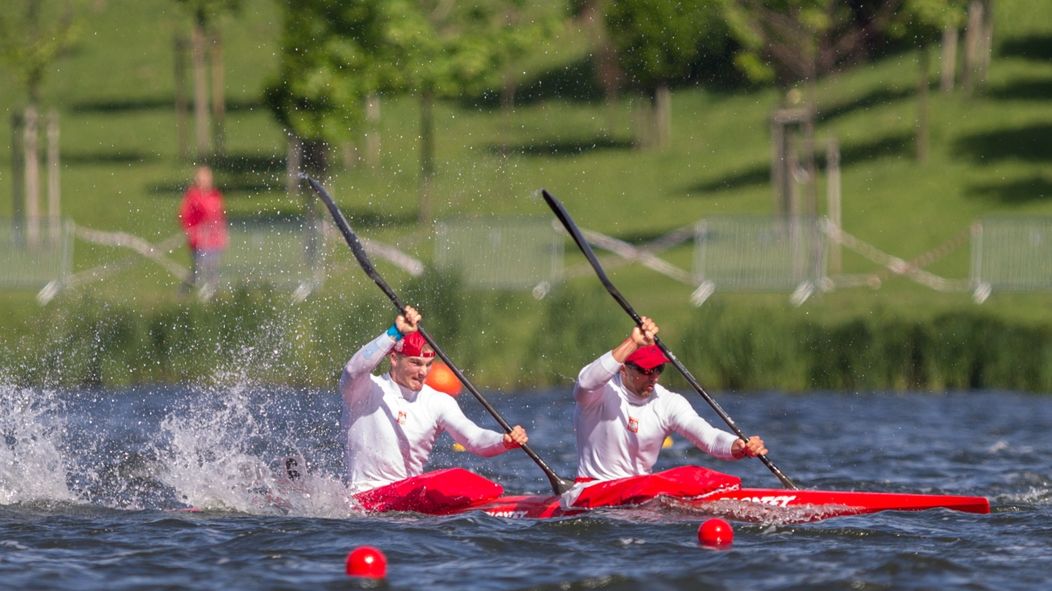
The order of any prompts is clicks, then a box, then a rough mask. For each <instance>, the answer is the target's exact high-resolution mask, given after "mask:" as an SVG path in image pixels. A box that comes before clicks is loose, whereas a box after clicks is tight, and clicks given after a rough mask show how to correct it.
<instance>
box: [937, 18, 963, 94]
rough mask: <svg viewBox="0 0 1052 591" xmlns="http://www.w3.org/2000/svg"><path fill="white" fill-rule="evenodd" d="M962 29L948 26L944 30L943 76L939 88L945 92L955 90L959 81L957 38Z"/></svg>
mask: <svg viewBox="0 0 1052 591" xmlns="http://www.w3.org/2000/svg"><path fill="white" fill-rule="evenodd" d="M959 37H960V31H958V30H957V27H955V26H952V25H951V26H947V27H946V28H944V29H943V30H942V64H941V66H942V78H941V80H940V83H939V90H941V91H942V92H943V93H945V94H949V93H951V92H953V87H954V85H955V84H956V83H957V39H958V38H959Z"/></svg>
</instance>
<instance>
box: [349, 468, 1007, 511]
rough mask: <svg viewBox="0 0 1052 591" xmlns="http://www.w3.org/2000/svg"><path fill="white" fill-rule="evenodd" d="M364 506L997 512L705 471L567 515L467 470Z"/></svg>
mask: <svg viewBox="0 0 1052 591" xmlns="http://www.w3.org/2000/svg"><path fill="white" fill-rule="evenodd" d="M571 494H572V493H571ZM356 498H357V500H358V501H359V503H361V505H362V506H363V507H364V508H365V509H366V510H370V511H380V512H384V511H414V512H417V513H427V514H432V515H449V514H455V513H467V512H471V511H481V512H483V513H486V514H488V515H493V516H495V517H509V518H529V519H547V518H552V517H563V516H570V515H579V514H581V513H584V512H586V511H590V510H594V509H599V508H631V507H655V508H658V509H661V510H668V511H672V512H678V513H698V514H705V515H720V516H726V517H728V518H731V519H736V520H739V521H756V522H770V521H774V522H781V523H789V522H793V523H798V522H808V521H818V520H821V519H827V518H830V517H842V516H847V515H861V514H865V513H876V512H878V511H923V510H925V509H951V510H954V511H965V512H968V513H989V512H990V502H989V501H988V500H987V499H986V498H985V497H969V496H958V495H931V494H906V493H885V492H854V491H826V490H789V489H768V488H741V486H740V479H739V478H738V477H736V476H731V475H729V474H723V473H721V472H716V471H714V470H709V469H707V468H701V467H697V466H682V467H679V468H673V469H672V470H666V471H665V472H659V473H657V474H651V475H647V476H636V477H632V478H624V479H621V480H612V481H608V482H600V483H596V484H594V485H591V486H588V487H585V488H583V490H581V491H580V494H579V495H577V496H576V499H575V500H574V501H573V502H572V503H568V504H567V506H565V507H564V506H563V505H562V504H561V503H560V497H557V496H550V495H518V496H503V488H501V486H500V485H498V484H496V483H494V482H492V481H490V480H488V479H486V478H483V477H482V476H479V475H477V474H474V473H472V472H469V471H467V470H462V469H459V468H451V469H448V470H438V471H435V472H429V473H427V474H423V475H421V476H417V477H414V478H409V479H407V480H403V481H401V482H396V483H394V484H391V485H388V486H384V487H381V488H377V489H374V490H371V491H369V492H367V493H362V494H360V495H357V497H356Z"/></svg>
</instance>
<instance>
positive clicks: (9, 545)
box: [0, 377, 1052, 590]
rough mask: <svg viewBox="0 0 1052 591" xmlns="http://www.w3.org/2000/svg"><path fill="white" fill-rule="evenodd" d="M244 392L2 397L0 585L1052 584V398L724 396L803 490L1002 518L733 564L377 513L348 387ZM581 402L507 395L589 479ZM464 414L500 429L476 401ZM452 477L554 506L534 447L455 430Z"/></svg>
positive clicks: (559, 525)
mask: <svg viewBox="0 0 1052 591" xmlns="http://www.w3.org/2000/svg"><path fill="white" fill-rule="evenodd" d="M245 382H246V380H243V379H240V378H237V377H229V378H217V380H216V383H215V384H214V385H209V386H207V387H193V388H191V387H145V388H138V389H132V390H126V391H75V392H74V391H62V392H54V391H47V390H29V389H21V388H17V387H13V386H10V385H0V588H11V589H31V588H32V589H90V588H106V589H157V588H194V589H234V588H237V589H327V588H334V589H346V588H358V587H370V586H372V587H376V586H379V587H381V588H391V589H425V588H426V589H429V590H437V589H644V588H645V589H991V590H993V589H996V590H1004V589H1027V590H1029V589H1042V588H1045V586H1046V584H1047V583H1046V580H1047V573H1048V572H1050V571H1052V459H1050V454H1049V447H1050V443H1052V439H1050V436H1049V434H1048V433H1049V430H1050V427H1052V396H1039V395H1024V394H1015V393H1001V392H990V393H961V394H953V395H926V394H907V395H902V394H865V395H856V394H830V393H811V394H805V395H784V394H774V393H757V394H749V395H722V396H718V398H719V400H720V402H721V404H722V405H723V406H724V407H725V409H726V410H727V411H728V412H729V413H730V414H731V415H732V416H733V417H734V418H735V420H736V421H737V422H738V424H739V425H740V426H741V427H742V428H743V429H744V430H746V431H748V432H750V433H752V432H759V433H760V434H762V435H763V436H764V438H765V439H766V440H767V442H768V446H769V448H770V450H771V453H770V458H771V460H772V461H774V462H775V463H776V464H777V465H778V466H779V467H780V468H781V469H782V470H783V471H784V472H785V473H786V474H788V475H789V476H790V477H792V478H794V479H795V480H797V481H798V482H799V483H800V484H802V485H804V486H805V487H808V488H825V489H844V490H849V489H854V490H863V489H864V490H877V491H895V492H907V491H911V492H926V493H949V494H969V495H983V496H987V497H989V498H990V500H991V503H992V505H993V513H992V514H991V515H973V514H965V513H955V512H949V511H944V510H935V511H927V512H922V513H899V512H888V513H882V514H877V515H869V516H858V517H846V518H836V519H830V520H827V521H821V522H817V523H809V524H803V525H799V524H797V525H788V524H784V523H778V520H777V519H776V516H775V517H774V518H772V520H771V521H770V522H765V523H734V527H735V538H734V544H733V546H732V547H730V549H727V550H722V551H716V550H710V549H704V548H701V547H699V545H698V543H697V527H698V525H699V523H700V522H702V521H704V520H705V519H706V516H704V515H698V514H693V515H692V514H682V513H679V514H676V513H668V512H659V511H657V510H642V511H607V512H600V513H595V514H591V515H588V516H583V517H574V518H564V519H559V520H552V521H531V520H519V521H516V520H506V519H500V518H495V517H490V516H486V515H482V514H469V515H461V516H453V517H426V516H416V515H387V516H370V515H363V514H361V513H359V512H358V511H356V510H355V509H354V508H353V506H351V505H349V504H348V503H347V502H346V494H345V492H344V491H343V488H342V485H341V484H340V482H339V478H338V476H337V475H338V473H339V470H340V461H341V460H340V450H339V448H338V447H337V445H336V432H337V429H338V419H339V410H338V406H337V403H336V398H335V394H334V393H332V392H305V391H292V390H286V389H276V388H272V387H258V386H249V385H246V383H245ZM567 397H568V393H567V392H542V393H522V394H519V395H515V396H499V395H492V397H491V399H490V400H491V402H492V403H493V404H494V405H495V406H496V407H497V408H499V409H501V410H502V412H503V413H504V414H505V416H506V417H507V418H508V420H509V421H510V422H512V423H522V424H524V425H525V426H526V427H527V428H528V429H529V430H530V434H531V439H530V443H531V446H532V447H533V448H534V450H535V451H537V452H538V454H540V455H541V457H543V458H544V459H545V460H546V461H547V462H548V463H549V464H550V465H551V466H552V467H554V468H555V469H556V471H558V472H560V473H561V474H562V475H563V476H572V475H573V468H574V456H573V439H572V434H571V431H570V424H569V416H570V408H571V405H570V403H569V401H568V400H567ZM691 399H692V400H693V401H694V404H695V407H696V408H698V409H699V410H701V411H702V414H703V415H704V416H707V417H712V416H713V415H712V413H711V412H709V411H707V409H706V407H705V405H704V402H703V401H702V400H701V399H700V398H695V397H693V396H691ZM461 405H462V406H463V407H464V409H465V410H466V411H467V412H468V414H469V415H471V416H473V417H475V418H476V419H477V420H478V421H479V422H480V423H481V424H484V425H487V426H492V425H493V424H494V423H493V421H492V419H490V418H489V417H487V416H486V415H485V414H484V411H482V410H481V408H480V407H479V405H478V404H477V403H476V402H475V401H474V400H473V399H471V398H470V396H465V397H462V399H461ZM710 420H712V421H713V422H714V423H715V422H716V421H718V419H715V418H712V419H710ZM292 450H296V451H299V452H301V453H303V454H304V456H306V457H307V458H308V460H309V462H310V463H311V465H312V467H311V469H312V482H313V484H312V488H311V490H310V492H309V494H310V497H301V498H297V499H295V500H294V501H295V502H294V503H293V505H292V507H291V509H290V512H289V513H288V514H285V513H284V512H283V511H281V510H279V509H277V508H276V507H274V506H273V505H272V504H270V503H267V502H266V501H265V494H266V493H267V492H268V491H269V490H271V489H272V488H273V487H274V486H275V483H274V481H273V479H272V477H271V475H270V474H271V468H273V467H274V466H275V465H276V461H277V458H279V457H281V456H282V455H284V454H286V453H288V452H289V451H292ZM688 463H702V464H705V465H708V466H710V467H713V468H716V469H718V470H722V471H725V472H730V473H734V474H737V475H740V476H742V478H743V480H744V484H745V486H752V487H777V486H778V481H777V480H776V479H775V478H774V477H773V476H772V475H771V474H770V473H769V472H768V471H767V470H766V469H765V468H764V467H763V465H762V464H760V463H759V462H757V461H744V462H737V463H724V462H718V461H710V460H708V459H707V458H705V457H703V456H702V455H701V454H699V453H698V452H696V451H695V450H692V449H690V448H689V446H688V445H687V444H686V443H685V442H684V441H683V440H681V439H677V440H676V441H675V444H674V446H673V447H672V448H670V449H666V450H665V452H664V453H663V454H662V460H661V464H660V465H659V468H668V467H672V466H676V465H682V464H688ZM453 465H460V466H466V467H469V468H471V469H474V470H477V471H479V472H480V473H482V474H484V475H486V476H488V477H491V478H493V479H495V480H497V481H499V482H501V483H502V484H503V485H504V487H505V489H506V490H507V491H508V492H509V493H519V492H535V493H542V492H546V490H547V481H546V479H545V478H544V477H543V475H542V474H541V472H540V471H539V470H538V469H537V468H536V466H534V464H533V463H532V462H531V461H530V460H529V459H528V458H527V457H526V456H525V455H524V454H522V453H518V452H514V453H509V454H506V455H504V456H499V457H497V458H491V459H479V458H474V457H472V456H470V455H467V454H462V453H456V452H454V451H453V449H452V441H451V440H450V439H448V437H447V436H443V439H442V440H440V443H439V445H438V448H437V450H436V453H435V455H434V456H433V460H432V465H431V467H432V468H438V467H444V466H453ZM187 507H196V508H199V509H201V511H199V512H187V511H185V510H184V509H186V508H187ZM362 544H371V545H375V546H377V547H379V548H381V549H382V550H383V551H384V552H385V554H386V555H387V558H388V561H389V569H388V577H387V579H386V580H385V581H383V582H379V583H376V582H373V583H369V582H363V581H360V580H354V579H349V578H348V577H347V576H345V575H344V574H343V564H344V558H345V557H346V555H347V552H348V551H349V550H351V549H353V548H354V547H356V546H359V545H362Z"/></svg>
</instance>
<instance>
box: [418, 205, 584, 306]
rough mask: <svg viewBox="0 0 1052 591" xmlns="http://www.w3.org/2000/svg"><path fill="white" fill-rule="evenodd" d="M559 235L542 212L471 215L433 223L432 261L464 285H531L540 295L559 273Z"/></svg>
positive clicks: (560, 273) (560, 247)
mask: <svg viewBox="0 0 1052 591" xmlns="http://www.w3.org/2000/svg"><path fill="white" fill-rule="evenodd" d="M562 261H563V237H562V236H561V235H560V234H558V233H557V232H556V231H555V229H554V228H553V227H552V224H551V219H550V218H547V217H537V218H535V217H475V218H457V219H450V220H444V221H440V222H438V223H437V224H436V225H435V266H436V267H438V268H439V269H446V270H455V271H456V272H458V273H460V274H461V276H462V277H463V279H464V281H465V282H466V283H467V285H469V286H471V287H477V288H487V289H507V290H517V289H518V290H526V289H530V290H533V292H534V295H535V296H537V297H543V296H544V295H545V294H546V293H547V291H548V289H550V287H551V285H552V284H553V283H554V282H556V281H558V279H559V277H560V276H561V275H562Z"/></svg>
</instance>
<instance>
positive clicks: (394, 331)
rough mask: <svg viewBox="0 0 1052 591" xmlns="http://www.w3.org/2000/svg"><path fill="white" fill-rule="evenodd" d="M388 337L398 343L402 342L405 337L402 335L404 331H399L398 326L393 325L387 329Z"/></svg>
mask: <svg viewBox="0 0 1052 591" xmlns="http://www.w3.org/2000/svg"><path fill="white" fill-rule="evenodd" d="M387 336H389V337H391V338H392V339H394V340H395V342H396V343H397V342H398V341H400V340H402V337H403V336H405V335H403V334H402V331H400V330H398V325H397V324H392V325H391V328H389V329H387Z"/></svg>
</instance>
